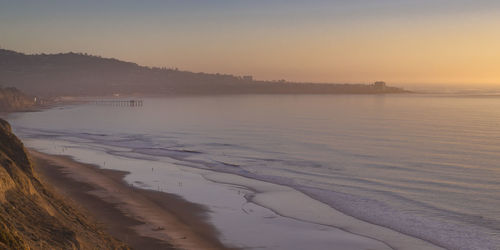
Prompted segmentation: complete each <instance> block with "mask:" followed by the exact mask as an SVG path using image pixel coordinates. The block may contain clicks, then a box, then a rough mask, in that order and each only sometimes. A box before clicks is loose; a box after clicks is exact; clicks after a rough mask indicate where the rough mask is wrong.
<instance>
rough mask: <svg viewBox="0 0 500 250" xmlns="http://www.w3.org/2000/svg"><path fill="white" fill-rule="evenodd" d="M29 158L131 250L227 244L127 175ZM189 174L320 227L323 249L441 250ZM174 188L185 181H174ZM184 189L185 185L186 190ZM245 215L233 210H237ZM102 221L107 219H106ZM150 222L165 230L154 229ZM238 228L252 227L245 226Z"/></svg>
mask: <svg viewBox="0 0 500 250" xmlns="http://www.w3.org/2000/svg"><path fill="white" fill-rule="evenodd" d="M30 151H31V154H32V155H33V156H34V158H35V159H36V162H38V164H37V165H39V166H41V167H37V169H40V172H41V173H42V174H43V175H44V177H45V178H46V179H48V180H49V181H50V182H52V183H53V184H54V185H55V186H56V187H57V188H58V189H59V190H66V191H65V193H66V195H67V196H69V198H70V199H73V200H75V201H76V202H77V203H78V204H82V205H83V208H84V209H85V210H87V211H89V212H90V214H91V216H93V217H94V218H96V219H98V220H99V221H102V222H103V226H105V227H107V228H108V230H109V233H110V234H111V235H113V236H114V237H116V238H119V239H121V240H123V241H124V242H126V243H128V244H130V245H131V246H132V247H135V248H137V249H143V248H144V247H146V248H147V249H151V248H153V249H156V248H164V249H168V247H170V248H172V247H173V248H184V249H200V248H201V249H229V248H228V247H227V246H224V244H225V245H229V244H227V241H226V242H224V243H221V238H220V237H219V236H220V235H219V234H218V233H217V230H216V229H215V225H214V224H213V221H210V222H209V221H207V212H208V210H207V208H206V207H204V206H203V205H197V204H195V203H192V201H186V200H185V199H184V198H183V197H181V196H178V195H177V194H168V193H164V192H159V191H154V190H151V189H142V188H139V187H138V186H140V185H141V183H140V182H132V183H136V184H137V185H135V184H134V185H131V184H129V183H131V182H130V181H131V180H130V179H129V180H127V181H128V182H127V181H126V180H124V177H125V176H126V175H127V174H128V172H126V171H120V170H116V169H115V170H111V169H103V168H100V167H98V166H97V165H93V164H86V163H80V162H77V161H76V160H74V159H73V158H71V157H70V156H64V155H49V154H45V153H40V152H37V151H35V150H33V149H31V150H30ZM193 170H194V172H197V173H198V174H200V175H201V176H203V178H204V179H206V180H207V181H210V182H213V183H217V185H230V186H234V187H244V188H245V189H248V190H249V192H248V193H247V194H245V199H247V205H248V204H255V205H256V206H259V207H261V208H264V209H270V211H272V213H274V214H275V215H277V216H279V217H282V218H285V219H287V220H293V221H299V222H301V223H306V224H310V223H313V224H315V225H317V226H320V227H324V228H323V229H321V230H322V231H323V230H326V231H328V233H329V234H328V235H329V236H328V238H327V239H328V240H327V242H328V244H335V245H336V246H338V247H340V249H353V250H354V249H364V248H369V249H413V247H415V246H418V247H419V248H420V249H441V248H440V247H438V246H436V245H433V244H429V243H428V242H425V241H423V240H421V239H418V238H413V237H411V236H407V235H404V234H401V233H399V232H396V231H393V230H391V229H388V228H385V227H381V226H377V225H373V224H370V223H367V222H364V221H360V220H358V219H356V218H353V217H350V216H348V215H345V214H343V213H341V212H338V211H336V210H334V209H333V208H331V207H329V206H328V205H326V204H323V203H321V202H319V201H317V200H314V199H312V198H310V197H308V196H307V195H305V194H303V193H301V192H299V191H297V190H294V189H292V188H289V187H286V186H281V185H277V184H273V183H269V182H264V181H259V180H254V179H249V178H246V177H242V176H234V175H232V174H227V173H219V172H212V171H206V170H201V169H193ZM179 181H181V182H182V181H186V180H183V179H182V178H181V179H180V180H179ZM185 184H186V185H188V182H187V183H185ZM167 191H168V189H167ZM89 201H90V202H89ZM303 202H306V203H307V204H311V203H312V204H311V205H310V206H309V207H308V208H307V209H305V210H304V208H301V206H299V205H298V204H299V203H303ZM233 205H234V204H233ZM246 209H248V208H246V207H241V210H246ZM252 209H259V208H258V207H255V206H251V207H250V209H249V210H250V211H251V210H252ZM152 210H153V211H152ZM215 212H217V211H215ZM110 213H112V215H113V216H111V217H109V214H110ZM245 213H247V212H246V211H245ZM211 215H214V214H213V213H212V214H211ZM239 216H241V214H240V215H239ZM158 217H161V218H162V220H163V222H164V223H167V224H168V225H169V226H168V227H165V226H164V224H161V225H160V224H159V223H158V222H157V220H158ZM261 223H262V222H261ZM240 224H241V223H240ZM240 226H241V225H240ZM246 226H248V227H252V224H251V223H250V224H247V225H246ZM158 229H161V230H158ZM200 230H201V231H200ZM304 232H306V231H304ZM186 235H189V236H186ZM311 237H313V236H312V235H311ZM314 237H316V236H314ZM314 237H313V238H314ZM226 238H227V237H226ZM226 240H227V239H226ZM318 240H319V242H321V240H323V241H324V240H325V238H321V237H320V238H318ZM255 243H256V244H258V243H259V242H258V241H256V242H255ZM324 243H325V242H323V244H324ZM319 244H321V243H319ZM238 246H239V247H243V248H246V247H247V246H246V245H238ZM250 248H252V247H250ZM233 249H234V248H233ZM325 249H326V248H325Z"/></svg>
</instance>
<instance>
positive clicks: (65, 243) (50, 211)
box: [0, 119, 127, 249]
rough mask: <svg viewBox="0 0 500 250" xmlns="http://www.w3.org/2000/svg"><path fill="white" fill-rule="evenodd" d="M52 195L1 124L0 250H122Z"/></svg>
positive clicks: (8, 129) (2, 122)
mask: <svg viewBox="0 0 500 250" xmlns="http://www.w3.org/2000/svg"><path fill="white" fill-rule="evenodd" d="M70 203H71V202H69V201H66V200H64V199H63V198H62V197H60V196H58V195H57V194H55V193H54V192H53V191H51V190H50V188H49V187H47V186H46V185H45V184H44V183H43V182H41V181H40V179H39V178H38V177H37V175H36V173H35V172H34V171H33V165H32V163H31V160H30V157H29V154H28V152H27V151H26V149H25V148H24V146H23V144H22V142H21V141H20V140H19V139H18V138H17V137H16V136H15V135H14V134H13V133H12V131H11V128H10V125H9V124H8V123H7V122H6V121H4V120H2V119H0V249H126V248H127V247H126V246H125V245H123V244H122V243H121V242H119V241H117V240H116V239H114V238H112V237H111V236H109V235H107V234H106V233H104V232H103V230H102V229H100V228H99V227H98V226H96V225H95V224H94V223H93V222H91V220H90V219H89V218H87V217H86V216H85V215H84V214H82V213H81V212H80V211H79V210H78V209H76V208H75V207H73V205H71V204H70Z"/></svg>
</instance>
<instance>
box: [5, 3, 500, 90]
mask: <svg viewBox="0 0 500 250" xmlns="http://www.w3.org/2000/svg"><path fill="white" fill-rule="evenodd" d="M0 46H1V47H2V48H5V49H11V50H16V51H20V52H26V53H40V52H45V53H59V52H68V51H74V52H86V53H90V54H96V55H101V56H104V57H115V58H118V59H122V60H126V61H133V62H137V63H139V64H141V65H148V66H160V67H161V66H166V67H178V68H180V69H185V70H191V71H197V72H198V71H203V72H221V73H230V74H237V75H253V76H254V77H255V78H257V79H282V78H283V79H287V80H291V81H315V82H372V81H374V80H385V81H387V82H390V83H398V84H415V83H446V84H451V83H455V84H457V83H477V84H490V85H493V84H497V85H498V86H500V1H485V0H476V1H473V0H470V1H465V0H414V1H404V0H397V1H396V0H366V1H362V0H349V1H347V0H343V1H336V0H329V1H326V0H325V1H322V0H314V1H305V0H304V1H296V0H287V1H285V0H280V1H277V0H271V1H269V0H258V1H257V0H256V1H237V0H227V1H222V0H217V1H208V0H203V1H202V0H200V1H189V0H182V1H161V0H154V1H129V0H126V1H124V0H116V1H113V0H106V1H93V0H91V1H68V0H58V1H43V0H41V1H35V0H33V1H24V0H16V1H3V0H0Z"/></svg>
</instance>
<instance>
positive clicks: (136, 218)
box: [30, 150, 229, 249]
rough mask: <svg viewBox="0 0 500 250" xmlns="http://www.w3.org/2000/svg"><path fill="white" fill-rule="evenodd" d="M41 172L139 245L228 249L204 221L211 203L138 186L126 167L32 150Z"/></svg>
mask: <svg viewBox="0 0 500 250" xmlns="http://www.w3.org/2000/svg"><path fill="white" fill-rule="evenodd" d="M30 153H31V155H32V157H33V160H34V161H35V165H36V171H37V172H38V173H39V174H40V175H41V176H40V177H41V178H42V179H43V180H45V182H47V183H49V184H50V185H52V186H53V187H54V189H56V190H57V191H58V192H60V193H62V194H63V195H65V196H66V197H68V198H69V199H70V200H72V201H73V202H74V203H75V204H77V206H80V207H82V208H83V209H84V211H86V212H88V214H89V215H90V216H91V217H93V218H95V220H96V221H97V222H98V223H99V224H100V225H102V227H103V228H104V229H105V230H107V231H108V232H109V233H110V234H111V235H113V236H115V237H116V238H118V239H120V240H122V241H124V242H125V243H127V244H129V245H130V246H132V247H133V248H135V249H229V248H228V247H226V246H223V245H222V244H221V243H220V242H219V241H218V239H217V232H216V231H215V229H214V228H213V227H212V226H211V225H210V224H208V223H206V222H205V216H206V209H205V208H204V207H202V206H200V205H196V204H192V203H189V202H186V201H184V200H183V199H182V198H180V197H178V196H175V195H171V194H166V193H162V192H156V191H149V190H142V189H137V188H134V187H132V186H130V185H128V184H126V183H125V182H124V181H123V176H124V175H125V174H126V173H125V172H121V171H115V170H104V169H98V168H97V167H95V166H92V165H88V164H82V163H78V162H75V161H73V160H71V159H70V158H67V157H64V156H52V155H47V154H43V153H40V152H37V151H34V150H31V151H30Z"/></svg>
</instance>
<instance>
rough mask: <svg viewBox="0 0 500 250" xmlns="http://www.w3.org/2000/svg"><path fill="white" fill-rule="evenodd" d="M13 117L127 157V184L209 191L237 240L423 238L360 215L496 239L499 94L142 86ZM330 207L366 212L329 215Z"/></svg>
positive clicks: (495, 243) (92, 155)
mask: <svg viewBox="0 0 500 250" xmlns="http://www.w3.org/2000/svg"><path fill="white" fill-rule="evenodd" d="M9 122H11V123H12V125H13V128H14V130H15V132H16V133H17V134H18V135H19V136H20V137H21V138H22V139H23V140H24V141H25V143H26V145H27V146H28V147H32V148H34V149H37V150H40V151H42V152H46V153H52V154H64V155H70V156H72V157H73V158H75V159H76V160H79V161H82V162H86V163H93V164H96V165H99V166H101V167H104V168H113V169H120V170H125V171H129V172H130V173H131V174H130V175H129V176H127V178H126V180H127V181H128V182H129V183H130V184H131V185H136V186H138V187H140V188H148V189H153V190H159V191H164V192H169V193H175V194H178V195H181V196H183V197H184V198H186V199H187V200H189V201H192V202H195V203H200V204H203V205H206V206H207V207H208V208H209V209H210V210H211V213H210V214H209V216H210V218H211V221H212V222H213V224H214V225H215V227H216V228H217V229H218V230H219V231H220V234H221V238H222V240H223V242H225V243H227V244H231V245H234V246H238V247H244V248H248V249H255V248H267V249H301V248H302V247H303V246H311V245H310V244H312V243H310V241H314V242H316V243H315V244H317V245H313V246H315V247H313V248H309V249H329V247H331V242H330V241H332V240H334V239H333V238H331V237H330V236H329V234H328V232H329V230H342V231H345V232H351V233H354V234H355V235H360V236H366V237H368V238H373V239H378V240H380V242H383V243H384V244H386V246H390V247H392V248H398V249H403V248H406V249H421V248H420V247H419V248H415V247H412V246H409V245H408V244H413V243H408V242H411V241H407V242H406V243H405V241H398V240H397V239H396V238H397V237H399V236H388V235H389V234H391V233H387V234H385V233H384V234H383V235H378V233H376V232H375V231H377V230H375V229H373V230H372V229H369V230H368V229H367V230H365V231H364V229H366V228H368V226H366V225H368V224H369V225H371V226H373V227H379V228H385V229H388V231H391V232H399V233H402V234H404V235H408V236H411V237H412V238H415V239H421V242H420V241H419V242H420V243H419V244H422V246H424V245H425V246H429V249H430V248H432V246H440V247H443V248H448V249H500V248H499V246H500V96H469V95H430V94H426V95H424V94H400V95H234V96H196V97H195V96H193V97H167V98H146V99H144V105H143V106H142V107H121V106H112V105H97V104H81V105H66V106H60V107H55V108H51V109H48V110H43V111H41V112H30V113H17V114H13V115H11V116H9ZM162 171H165V172H162ZM169 171H170V172H169ZM213 173H215V174H217V173H219V174H220V175H214V174H213ZM231 176H232V177H231ZM240 177H241V178H244V179H239V178H240ZM194 179H197V180H194ZM198 179H200V180H198ZM201 179H203V180H201ZM249 180H255V181H256V182H252V183H251V182H250V181H249ZM200 183H203V185H205V186H203V185H202V184H200ZM266 183H267V184H269V185H270V186H266V185H267V184H266ZM191 184H193V185H191ZM273 185H275V186H273ZM207 187H209V188H207ZM268 188H269V189H268ZM207 189H210V190H211V191H210V193H205V192H209V191H207ZM261 189H262V190H273V192H270V191H269V192H267V193H268V194H271V193H272V198H268V197H267V196H264V195H261V196H257V195H256V194H259V193H266V192H265V191H260V190H261ZM215 190H217V191H215ZM224 190H225V191H224ZM283 190H285V191H286V192H289V191H290V190H293V192H295V193H294V195H293V197H295V198H288V200H287V198H286V197H287V194H288V193H286V192H285V191H283ZM279 191H283V192H284V193H283V194H280V192H279ZM225 192H228V194H227V195H228V196H227V197H228V198H227V199H225V198H224V194H225ZM236 194H237V195H236ZM298 194H300V195H303V199H302V200H300V201H301V202H295V203H293V205H290V204H292V203H290V202H291V201H293V200H294V199H296V197H298V196H297V195H298ZM231 195H233V196H231ZM214 197H217V198H214ZM280 197H281V198H282V199H281V198H280ZM301 197H302V196H301ZM304 197H305V198H304ZM233 198H234V200H232V201H231V199H233ZM214 199H215V201H214ZM276 201H281V202H276ZM224 202H227V204H226V203H224ZM287 202H288V203H287ZM284 204H288V205H284ZM238 206H240V207H241V211H244V212H245V213H242V212H241V211H240V210H238V209H236V208H235V207H238ZM322 206H326V207H327V208H326V207H322ZM330 208H331V209H332V211H340V212H341V213H342V214H344V215H345V219H346V220H347V219H349V218H350V220H351V219H352V220H356V221H359V223H362V224H358V226H352V228H351V227H350V226H349V225H354V224H356V223H358V222H356V223H354V224H352V223H351V222H346V224H343V225H339V224H342V223H341V220H342V219H338V220H337V222H338V223H336V221H335V220H333V219H332V220H331V222H330V221H329V219H330V218H333V217H331V216H329V215H328V213H330V212H331V211H330V210H328V209H330ZM245 209H247V210H245ZM315 209H316V210H315ZM325 209H327V210H328V211H330V212H325V213H323V214H321V213H322V212H320V211H326V210H325ZM236 210H238V211H236ZM249 211H250V213H254V215H253V216H254V217H250V218H242V217H244V216H242V214H249ZM301 211H307V212H301ZM231 213H233V214H232V215H231ZM332 213H333V212H332ZM245 216H246V215H245ZM228 218H237V219H228ZM238 220H241V221H238ZM270 221H273V222H270ZM242 223H243V224H244V225H245V226H244V228H243V225H242ZM363 223H364V224H363ZM260 227H268V228H267V229H262V230H260ZM235 228H237V229H235ZM292 229H297V231H294V230H292ZM299 229H300V230H299ZM238 230H240V231H238ZM266 230H267V231H266ZM270 232H272V233H273V235H274V237H272V239H271V238H270V237H269V234H270ZM392 234H394V233H392ZM249 235H251V237H249ZM280 235H282V236H280ZM394 235H395V234H394ZM280 237H281V238H280ZM249 238H250V239H249ZM285 241H288V242H289V243H284V242H285ZM255 242H259V244H260V245H255ZM301 243H304V245H303V246H302V245H300V244H301ZM306 243H307V244H309V245H307V244H306ZM415 244H416V243H415ZM405 245H406V247H404V246H405ZM414 246H415V245H414ZM302 249H303V248H302Z"/></svg>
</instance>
